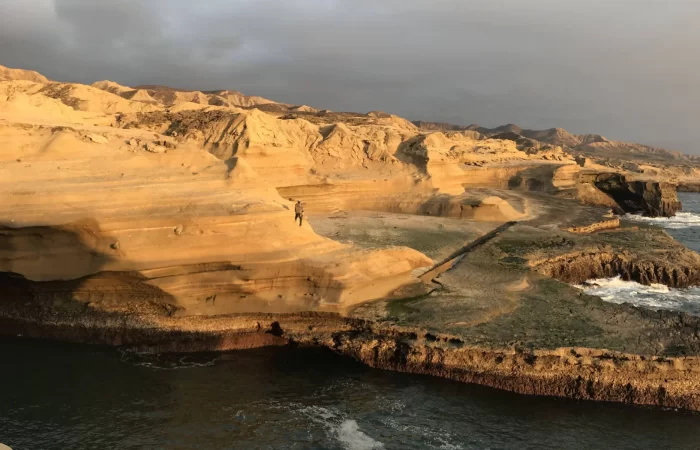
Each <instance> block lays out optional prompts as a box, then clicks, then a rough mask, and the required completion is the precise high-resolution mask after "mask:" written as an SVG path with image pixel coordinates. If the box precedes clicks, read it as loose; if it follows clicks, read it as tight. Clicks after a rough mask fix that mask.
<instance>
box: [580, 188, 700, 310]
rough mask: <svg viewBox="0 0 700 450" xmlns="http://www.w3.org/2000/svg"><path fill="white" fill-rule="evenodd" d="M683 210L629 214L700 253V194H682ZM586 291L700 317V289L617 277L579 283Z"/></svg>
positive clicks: (621, 300) (634, 219)
mask: <svg viewBox="0 0 700 450" xmlns="http://www.w3.org/2000/svg"><path fill="white" fill-rule="evenodd" d="M678 197H679V199H680V200H681V201H682V202H683V212H680V213H678V214H677V215H676V216H675V217H671V218H650V217H642V216H636V215H630V214H628V215H626V216H624V218H623V219H625V220H627V221H630V222H637V223H641V224H649V225H656V226H660V227H663V228H664V229H665V230H666V231H667V232H668V233H669V234H670V235H671V236H673V237H674V238H675V239H676V240H677V241H679V242H681V243H682V244H683V245H685V246H686V247H688V248H690V249H692V250H695V251H696V252H700V194H694V193H679V194H678ZM579 288H581V289H583V290H584V291H585V292H586V293H588V294H591V295H597V296H599V297H600V298H602V299H603V300H606V301H609V302H613V303H630V304H633V305H635V306H640V307H644V308H650V309H668V310H676V311H684V312H686V313H688V314H693V315H696V316H700V288H689V289H669V288H668V287H666V286H663V285H651V286H644V285H641V284H639V283H635V282H631V281H622V280H621V279H620V278H619V277H617V278H606V279H599V280H590V281H589V282H588V283H586V284H585V285H582V286H579Z"/></svg>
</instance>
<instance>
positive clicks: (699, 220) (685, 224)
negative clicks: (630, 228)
mask: <svg viewBox="0 0 700 450" xmlns="http://www.w3.org/2000/svg"><path fill="white" fill-rule="evenodd" d="M622 218H623V219H625V220H629V221H630V222H638V223H648V224H653V225H659V226H661V227H664V228H668V229H672V230H679V229H683V228H692V227H700V214H695V213H691V212H679V213H677V214H676V215H675V216H674V217H645V216H640V215H637V214H625V215H624V216H622Z"/></svg>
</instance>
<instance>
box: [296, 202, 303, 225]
mask: <svg viewBox="0 0 700 450" xmlns="http://www.w3.org/2000/svg"><path fill="white" fill-rule="evenodd" d="M297 219H299V226H301V221H302V220H303V219H304V205H302V204H301V200H297V204H296V205H294V223H296V222H297Z"/></svg>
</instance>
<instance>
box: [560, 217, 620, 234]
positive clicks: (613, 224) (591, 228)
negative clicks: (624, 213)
mask: <svg viewBox="0 0 700 450" xmlns="http://www.w3.org/2000/svg"><path fill="white" fill-rule="evenodd" d="M619 226H620V219H619V218H618V217H614V218H612V219H608V220H601V221H600V222H594V223H590V224H587V225H576V226H573V227H569V228H567V229H566V231H568V232H569V233H577V234H590V233H595V232H597V231H603V230H613V229H615V228H617V227H619Z"/></svg>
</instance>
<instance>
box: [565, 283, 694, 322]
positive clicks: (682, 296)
mask: <svg viewBox="0 0 700 450" xmlns="http://www.w3.org/2000/svg"><path fill="white" fill-rule="evenodd" d="M576 287H577V288H579V289H581V290H583V291H584V292H585V293H587V294H590V295H596V296H598V297H600V298H601V299H603V300H605V301H607V302H611V303H617V304H623V303H629V304H632V305H634V306H639V307H642V308H647V309H653V310H658V309H667V310H672V311H682V312H686V313H688V314H692V315H695V316H700V288H697V287H696V288H689V289H673V288H669V287H667V286H664V285H662V284H652V285H650V286H645V285H643V284H639V283H636V282H634V281H623V280H622V279H620V277H619V276H618V277H615V278H601V279H597V280H590V281H587V282H585V283H584V284H583V285H579V286H576Z"/></svg>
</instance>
